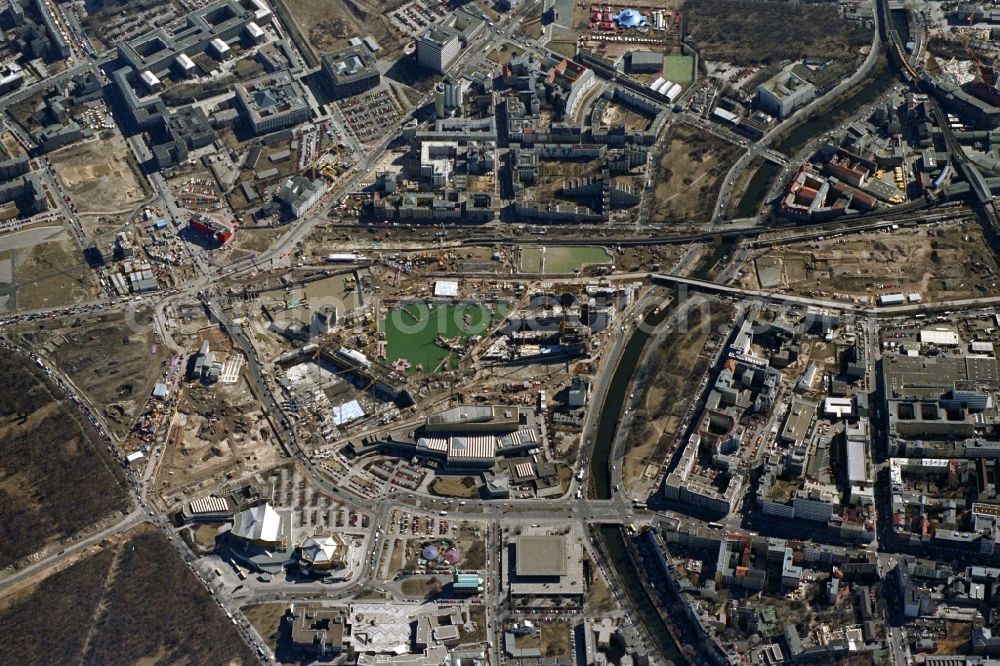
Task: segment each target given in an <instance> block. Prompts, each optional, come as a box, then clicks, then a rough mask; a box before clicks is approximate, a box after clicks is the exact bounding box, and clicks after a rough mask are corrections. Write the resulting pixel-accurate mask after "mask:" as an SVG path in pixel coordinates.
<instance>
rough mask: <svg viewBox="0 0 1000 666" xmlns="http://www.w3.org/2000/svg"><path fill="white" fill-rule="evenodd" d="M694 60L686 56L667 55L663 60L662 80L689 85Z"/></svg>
mask: <svg viewBox="0 0 1000 666" xmlns="http://www.w3.org/2000/svg"><path fill="white" fill-rule="evenodd" d="M693 72H694V58H693V57H691V56H686V55H668V56H666V57H665V58H664V59H663V78H665V79H666V80H668V81H673V82H674V83H682V84H683V83H691V79H692V74H693Z"/></svg>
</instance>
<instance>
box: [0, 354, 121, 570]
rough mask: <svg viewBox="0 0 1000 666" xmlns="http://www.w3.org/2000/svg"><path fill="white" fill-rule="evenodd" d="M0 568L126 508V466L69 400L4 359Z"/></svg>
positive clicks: (28, 368) (18, 361) (14, 359)
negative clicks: (118, 459) (124, 469)
mask: <svg viewBox="0 0 1000 666" xmlns="http://www.w3.org/2000/svg"><path fill="white" fill-rule="evenodd" d="M0 375H2V376H3V377H4V382H3V388H2V390H0V396H2V399H0V534H3V539H0V566H6V565H8V564H12V563H13V562H15V561H17V560H19V559H21V558H22V557H25V556H26V555H29V554H31V553H34V552H35V551H37V550H39V549H40V548H42V547H44V546H46V545H47V544H50V543H52V542H54V541H55V540H56V539H61V538H67V537H69V536H71V535H73V534H75V533H78V532H79V531H80V530H81V529H83V528H85V527H87V526H89V525H92V524H93V523H95V522H96V521H99V520H101V519H102V518H105V517H106V516H108V515H109V514H112V513H113V512H115V511H125V510H127V509H128V504H129V502H128V498H127V494H126V491H125V480H124V476H123V475H122V472H121V467H120V466H119V465H118V464H117V462H116V461H114V460H113V459H112V457H111V456H110V454H109V453H108V450H107V447H106V446H105V445H104V443H103V442H102V441H101V438H100V436H99V435H98V434H97V432H96V431H95V430H94V429H93V428H92V427H91V426H90V424H89V423H88V422H87V420H86V418H85V417H84V416H83V414H82V413H81V412H80V411H79V410H78V409H77V408H76V407H75V406H74V405H73V403H72V402H70V400H69V399H68V398H67V396H66V395H65V394H64V393H63V392H62V391H61V390H60V389H59V388H58V387H57V386H56V385H55V384H54V383H53V382H51V381H50V380H48V379H47V378H46V377H45V376H44V375H43V374H42V373H41V372H40V371H39V370H38V369H37V368H36V366H35V365H34V364H33V363H32V362H30V361H29V360H27V359H25V358H24V357H22V356H17V355H13V354H10V353H5V354H4V355H3V356H0Z"/></svg>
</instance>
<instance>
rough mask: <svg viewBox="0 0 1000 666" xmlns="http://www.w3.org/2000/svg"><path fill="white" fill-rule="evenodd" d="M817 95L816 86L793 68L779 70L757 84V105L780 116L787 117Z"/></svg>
mask: <svg viewBox="0 0 1000 666" xmlns="http://www.w3.org/2000/svg"><path fill="white" fill-rule="evenodd" d="M815 96H816V86H814V85H813V84H811V83H809V82H808V81H806V80H805V79H804V78H802V77H801V76H799V75H798V74H797V73H795V72H794V71H792V70H785V71H782V72H779V73H778V74H776V75H775V76H773V77H771V78H770V79H768V80H767V81H765V82H764V83H762V84H760V85H759V86H757V106H758V107H760V108H761V109H762V110H764V111H765V112H767V113H769V114H771V115H773V116H777V117H779V118H787V117H788V116H790V115H792V113H794V112H795V110H796V109H799V108H801V107H803V106H805V105H806V104H808V103H809V101H810V100H812V98H813V97H815Z"/></svg>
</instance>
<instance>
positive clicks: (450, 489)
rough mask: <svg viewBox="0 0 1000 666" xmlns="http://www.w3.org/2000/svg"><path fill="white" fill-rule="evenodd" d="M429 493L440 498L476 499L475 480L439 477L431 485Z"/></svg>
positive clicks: (470, 478) (476, 485) (469, 477)
mask: <svg viewBox="0 0 1000 666" xmlns="http://www.w3.org/2000/svg"><path fill="white" fill-rule="evenodd" d="M430 491H431V492H432V493H433V494H435V495H440V496H442V497H465V498H469V497H478V496H479V490H478V484H477V483H476V479H475V478H474V477H471V476H462V477H453V476H441V477H438V478H436V479H434V481H433V482H432V483H431V486H430Z"/></svg>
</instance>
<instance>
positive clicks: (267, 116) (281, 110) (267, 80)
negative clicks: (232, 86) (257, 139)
mask: <svg viewBox="0 0 1000 666" xmlns="http://www.w3.org/2000/svg"><path fill="white" fill-rule="evenodd" d="M236 111H237V113H238V114H239V116H240V118H241V119H242V120H243V122H245V123H246V124H247V125H248V126H249V127H250V128H252V129H253V132H254V134H267V133H270V132H277V131H278V130H282V129H285V128H287V127H294V126H296V125H298V124H300V123H303V122H305V121H307V120H309V118H311V117H312V108H311V107H310V106H309V102H308V101H307V99H306V95H305V91H304V90H303V88H302V84H301V83H299V82H298V81H297V80H295V79H294V78H293V77H292V75H291V73H290V72H287V71H285V72H278V73H276V74H270V75H268V76H264V77H261V78H259V79H254V80H253V81H248V82H246V83H241V84H239V85H237V86H236Z"/></svg>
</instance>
